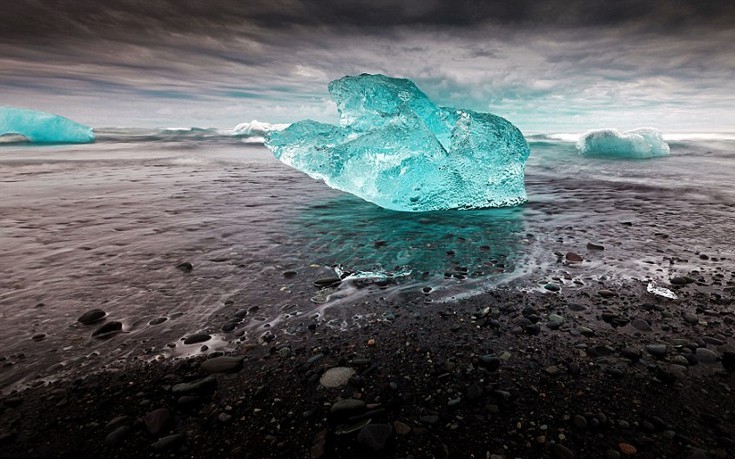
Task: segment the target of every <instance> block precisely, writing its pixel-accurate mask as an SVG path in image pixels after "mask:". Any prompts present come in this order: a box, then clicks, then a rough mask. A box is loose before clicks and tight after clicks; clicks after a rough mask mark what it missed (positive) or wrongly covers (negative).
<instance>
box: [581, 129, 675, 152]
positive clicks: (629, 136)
mask: <svg viewBox="0 0 735 459" xmlns="http://www.w3.org/2000/svg"><path fill="white" fill-rule="evenodd" d="M577 149H579V152H580V154H582V155H584V156H601V157H608V158H640V159H644V158H655V157H659V156H668V155H669V153H670V149H669V146H668V144H667V143H666V142H664V139H663V136H662V135H661V132H660V131H659V130H657V129H653V128H639V129H633V130H632V131H626V132H620V131H618V130H617V129H597V130H593V131H588V132H586V133H584V134H582V135H581V136H580V137H579V140H578V141H577Z"/></svg>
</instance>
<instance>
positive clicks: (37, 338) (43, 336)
mask: <svg viewBox="0 0 735 459" xmlns="http://www.w3.org/2000/svg"><path fill="white" fill-rule="evenodd" d="M31 339H32V340H33V341H43V340H44V339H46V333H36V334H35V335H33V336H31Z"/></svg>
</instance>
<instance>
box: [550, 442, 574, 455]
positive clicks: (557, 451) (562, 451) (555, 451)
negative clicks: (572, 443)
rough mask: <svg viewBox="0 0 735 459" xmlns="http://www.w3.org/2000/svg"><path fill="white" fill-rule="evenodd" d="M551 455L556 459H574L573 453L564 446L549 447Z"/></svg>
mask: <svg viewBox="0 0 735 459" xmlns="http://www.w3.org/2000/svg"><path fill="white" fill-rule="evenodd" d="M549 449H550V450H551V454H552V455H553V456H554V457H555V458H557V459H574V453H573V452H572V450H571V449H569V448H567V447H566V446H564V445H562V444H559V443H554V444H553V445H551V446H550V447H549Z"/></svg>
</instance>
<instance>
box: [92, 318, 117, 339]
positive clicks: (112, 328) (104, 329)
mask: <svg viewBox="0 0 735 459" xmlns="http://www.w3.org/2000/svg"><path fill="white" fill-rule="evenodd" d="M121 331H122V323H121V322H116V321H112V322H107V323H106V324H104V325H103V326H101V327H100V328H98V329H97V330H95V331H94V333H92V336H94V337H95V338H100V339H104V338H109V337H111V336H112V335H115V334H117V333H120V332H121Z"/></svg>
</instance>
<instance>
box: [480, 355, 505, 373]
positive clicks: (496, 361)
mask: <svg viewBox="0 0 735 459" xmlns="http://www.w3.org/2000/svg"><path fill="white" fill-rule="evenodd" d="M478 360H479V361H480V362H479V363H480V365H482V366H483V367H485V368H487V369H488V370H489V371H495V370H497V369H498V368H500V358H499V357H497V356H495V355H489V354H488V355H481V356H480V357H478Z"/></svg>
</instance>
